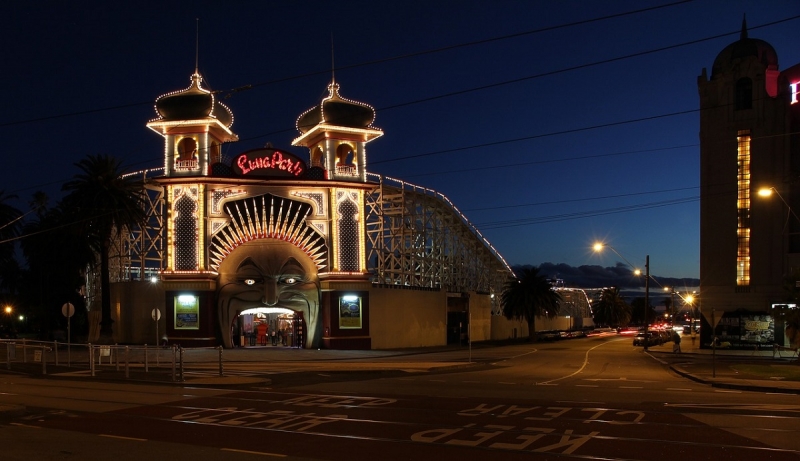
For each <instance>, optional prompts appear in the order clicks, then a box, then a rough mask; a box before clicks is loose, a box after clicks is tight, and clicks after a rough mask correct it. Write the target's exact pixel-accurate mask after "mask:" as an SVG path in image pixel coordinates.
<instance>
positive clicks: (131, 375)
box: [0, 336, 800, 395]
mask: <svg viewBox="0 0 800 461" xmlns="http://www.w3.org/2000/svg"><path fill="white" fill-rule="evenodd" d="M494 347H502V346H495V345H492V344H485V343H483V344H475V345H474V346H473V348H474V349H475V350H476V352H477V351H478V350H481V349H483V350H486V351H488V350H490V349H491V348H494ZM681 348H682V353H680V354H675V353H672V343H671V342H668V343H665V344H664V345H661V346H651V347H649V348H648V351H647V353H648V354H649V355H650V356H651V357H653V358H655V359H656V360H659V361H660V362H661V363H664V364H666V365H668V366H669V367H670V368H671V369H672V370H673V371H675V372H676V373H678V374H679V375H681V376H684V377H686V378H688V379H691V380H693V381H696V382H699V383H704V384H709V385H711V386H713V387H718V388H725V389H738V390H748V391H757V392H781V393H793V394H798V395H800V381H790V380H785V379H781V378H780V376H779V375H780V373H776V375H778V376H775V377H771V379H770V378H765V377H764V376H758V375H753V374H748V373H747V372H746V370H744V369H743V368H745V367H746V366H748V365H750V366H752V365H757V366H760V367H792V369H794V368H795V367H796V368H797V369H798V370H800V361H798V360H797V357H796V356H794V353H793V352H788V351H781V352H780V353H777V354H775V355H774V356H773V353H774V352H773V350H772V349H771V348H769V349H766V350H753V351H742V350H729V349H717V350H716V351H712V350H710V349H700V348H699V339H698V340H696V341H695V342H694V343H693V342H692V341H691V339H690V338H689V337H688V336H684V337H683V341H682V342H681ZM59 351H60V352H59V357H60V365H59V366H56V365H55V363H54V361H53V356H52V353H51V354H48V356H49V357H48V363H47V364H46V366H47V372H46V374H47V375H48V376H53V377H71V378H89V379H110V380H125V381H131V382H150V383H163V384H168V383H173V384H186V385H215V386H226V385H227V386H236V385H243V384H259V383H262V384H263V383H269V382H270V375H274V374H276V373H286V372H315V373H337V372H400V371H402V372H408V373H425V372H430V371H433V370H442V369H449V368H461V367H469V366H474V365H475V364H476V363H479V360H476V361H472V362H468V361H467V360H466V355H465V354H466V351H465V349H464V348H463V347H461V348H458V347H436V348H419V349H403V350H330V349H295V348H288V347H272V346H266V347H257V348H235V349H225V350H222V351H220V349H217V348H207V349H185V350H184V352H183V356H182V359H183V364H184V373H183V375H180V367H179V363H180V362H179V360H180V358H181V357H180V356H176V368H175V370H174V371H173V368H172V356H173V350H172V349H164V348H160V349H156V348H151V349H150V354H152V355H151V356H150V358H149V369H147V370H146V367H145V366H144V362H145V361H144V360H143V359H142V357H141V356H139V357H136V356H135V353H133V352H132V353H131V357H130V366H129V367H128V368H127V370H126V368H125V365H124V364H125V359H124V358H123V357H118V358H117V359H116V360H117V361H119V362H121V365H120V364H118V363H117V362H115V361H112V359H111V358H109V357H106V358H105V359H104V360H103V363H102V365H99V366H96V367H95V377H92V376H91V374H90V373H91V372H90V369H89V367H88V357H87V351H86V349H85V348H84V349H83V350H81V349H80V348H76V347H73V349H72V351H71V359H72V365H73V366H72V367H66V366H65V364H66V363H65V362H66V352H65V350H64V349H62V348H59ZM136 353H141V351H137V352H136ZM155 354H158V357H159V358H158V360H157V359H156V356H155ZM220 358H222V362H221V364H222V367H221V371H222V373H220ZM32 359H33V358H32V357H29V362H28V363H24V364H21V363H18V362H14V363H13V367H12V368H11V370H8V371H19V372H24V373H29V374H31V375H39V374H42V373H41V371H42V364H41V363H35V362H33V361H32ZM157 361H158V363H156V362H157ZM4 371H7V370H6V366H5V364H0V372H4Z"/></svg>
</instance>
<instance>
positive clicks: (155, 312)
mask: <svg viewBox="0 0 800 461" xmlns="http://www.w3.org/2000/svg"><path fill="white" fill-rule="evenodd" d="M150 315H151V316H152V317H153V320H154V321H155V324H156V365H158V348H159V343H158V321H159V320H160V319H161V310H159V309H158V308H155V309H153V312H151V313H150Z"/></svg>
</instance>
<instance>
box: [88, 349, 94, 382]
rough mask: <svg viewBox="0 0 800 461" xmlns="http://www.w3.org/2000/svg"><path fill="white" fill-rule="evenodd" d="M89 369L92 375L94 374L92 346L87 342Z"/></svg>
mask: <svg viewBox="0 0 800 461" xmlns="http://www.w3.org/2000/svg"><path fill="white" fill-rule="evenodd" d="M89 369H90V370H92V376H94V348H93V347H92V343H89Z"/></svg>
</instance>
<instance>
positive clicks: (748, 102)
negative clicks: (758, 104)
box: [734, 78, 753, 110]
mask: <svg viewBox="0 0 800 461" xmlns="http://www.w3.org/2000/svg"><path fill="white" fill-rule="evenodd" d="M734 104H735V109H736V110H742V109H752V108H753V81H752V80H750V79H749V78H740V79H739V80H738V81H737V82H736V100H735V102H734Z"/></svg>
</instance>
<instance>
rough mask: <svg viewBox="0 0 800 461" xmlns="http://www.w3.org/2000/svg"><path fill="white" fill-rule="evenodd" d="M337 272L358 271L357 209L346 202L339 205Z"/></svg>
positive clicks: (349, 202)
mask: <svg viewBox="0 0 800 461" xmlns="http://www.w3.org/2000/svg"><path fill="white" fill-rule="evenodd" d="M338 211H339V270H342V271H352V272H355V271H358V270H359V267H358V255H359V254H360V252H361V248H359V246H358V226H359V224H358V207H357V206H356V204H355V203H353V202H351V201H350V200H347V201H345V202H342V203H341V204H340V205H339V210H338Z"/></svg>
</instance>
